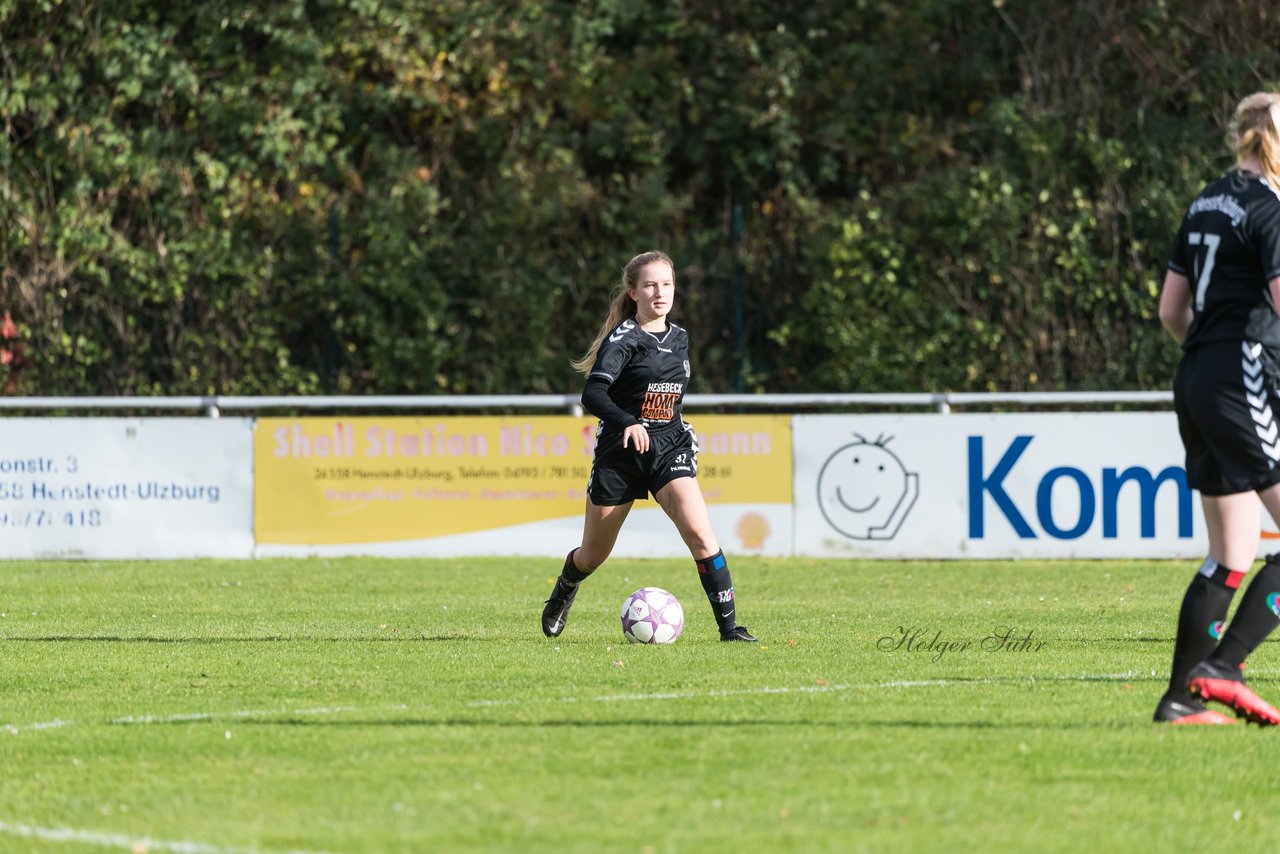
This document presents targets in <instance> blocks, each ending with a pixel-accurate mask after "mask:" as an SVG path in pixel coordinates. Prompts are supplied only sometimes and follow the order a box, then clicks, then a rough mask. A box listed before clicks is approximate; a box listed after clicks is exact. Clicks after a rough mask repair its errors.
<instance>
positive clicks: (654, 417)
mask: <svg viewBox="0 0 1280 854" xmlns="http://www.w3.org/2000/svg"><path fill="white" fill-rule="evenodd" d="M679 400H680V395H679V394H671V393H666V392H653V391H650V392H646V393H645V396H644V403H642V404H641V405H640V419H641V420H642V421H670V420H671V419H672V418H675V417H676V402H677V401H679Z"/></svg>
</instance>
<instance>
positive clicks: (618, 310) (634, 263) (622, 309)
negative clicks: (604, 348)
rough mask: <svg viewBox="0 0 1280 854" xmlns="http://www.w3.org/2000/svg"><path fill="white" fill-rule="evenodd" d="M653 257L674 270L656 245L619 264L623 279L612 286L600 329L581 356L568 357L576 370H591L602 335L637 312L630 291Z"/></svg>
mask: <svg viewBox="0 0 1280 854" xmlns="http://www.w3.org/2000/svg"><path fill="white" fill-rule="evenodd" d="M655 261H665V262H666V263H667V265H668V266H670V267H671V269H672V270H673V271H674V270H675V266H676V265H675V264H672V263H671V259H670V258H668V257H667V253H665V252H659V251H658V250H656V249H654V250H651V251H649V252H642V253H640V254H639V255H637V256H636V257H634V258H632V259H631V260H630V261H628V262H627V265H626V266H625V267H623V268H622V279H621V281H619V282H618V284H617V286H616V287H615V288H614V291H613V299H612V300H611V301H610V303H609V314H608V315H607V316H606V317H605V319H604V323H603V324H601V326H600V331H599V332H597V333H596V337H595V340H594V341H592V342H591V346H590V347H588V348H587V352H585V353H583V354H582V357H581V358H578V359H570V360H569V364H570V365H572V366H573V369H574V370H575V371H577V372H578V373H580V374H582V375H583V376H586V375H587V374H590V373H591V366H592V365H594V364H595V363H596V354H597V353H599V352H600V345H601V344H602V343H604V339H605V336H606V335H608V334H609V333H610V332H612V331H613V330H615V329H617V328H618V324H619V323H621V322H622V321H624V320H627V319H630V318H633V317H635V316H636V301H635V300H634V299H632V298H631V292H632V291H634V290H635V288H636V284H637V283H638V282H637V280H638V279H639V278H640V271H641V270H643V269H644V268H645V267H647V266H648V265H650V264H652V263H654V262H655Z"/></svg>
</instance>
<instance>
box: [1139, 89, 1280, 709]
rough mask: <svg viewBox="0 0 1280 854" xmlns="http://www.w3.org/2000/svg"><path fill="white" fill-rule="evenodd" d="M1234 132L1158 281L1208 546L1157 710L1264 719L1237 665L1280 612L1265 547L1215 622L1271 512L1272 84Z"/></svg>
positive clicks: (1277, 398)
mask: <svg viewBox="0 0 1280 854" xmlns="http://www.w3.org/2000/svg"><path fill="white" fill-rule="evenodd" d="M1232 137H1233V140H1234V143H1235V154H1236V165H1235V168H1234V169H1232V170H1231V171H1230V172H1228V173H1227V174H1226V175H1224V176H1223V177H1221V178H1219V179H1218V180H1216V181H1214V182H1213V183H1212V184H1210V185H1209V186H1208V187H1206V188H1205V189H1204V190H1203V191H1201V193H1200V195H1199V196H1197V197H1196V199H1195V201H1193V202H1192V203H1191V206H1190V208H1188V209H1187V214H1186V216H1185V217H1183V219H1182V224H1181V227H1180V228H1179V229H1178V235H1177V238H1176V239H1175V241H1174V244H1173V255H1172V257H1171V258H1170V260H1169V270H1168V272H1167V273H1166V274H1165V279H1164V287H1163V290H1162V291H1161V293H1160V321H1161V323H1163V324H1164V327H1165V329H1167V330H1168V331H1169V334H1171V335H1172V336H1173V337H1174V338H1175V339H1176V340H1177V341H1178V342H1179V343H1181V344H1182V351H1183V352H1182V360H1181V361H1180V362H1179V364H1178V371H1177V374H1176V376H1175V377H1174V381H1173V397H1174V408H1175V410H1176V411H1177V414H1178V431H1179V433H1181V435H1182V444H1183V447H1184V448H1185V449H1186V454H1187V457H1186V469H1187V483H1188V485H1189V486H1191V487H1192V488H1193V489H1197V490H1199V491H1200V495H1201V502H1202V509H1203V510H1204V521H1205V527H1206V528H1207V529H1208V532H1209V555H1208V557H1206V558H1205V560H1204V563H1203V564H1202V565H1201V567H1200V570H1199V572H1198V573H1197V574H1196V576H1195V578H1193V579H1192V581H1191V586H1190V587H1188V588H1187V592H1186V595H1185V597H1184V598H1183V600H1182V609H1181V611H1180V612H1179V614H1178V632H1177V638H1176V640H1175V646H1174V652H1173V671H1172V674H1171V676H1170V679H1169V690H1168V691H1167V692H1166V693H1165V695H1164V697H1162V698H1161V700H1160V703H1159V705H1158V706H1157V707H1156V713H1155V719H1156V720H1157V721H1167V722H1170V723H1178V724H1191V723H1195V724H1214V723H1230V722H1231V718H1229V717H1227V716H1225V715H1222V714H1219V713H1218V712H1216V711H1213V710H1210V709H1208V708H1206V707H1205V706H1204V704H1203V703H1201V702H1200V700H1201V699H1206V700H1213V701H1215V702H1218V703H1222V704H1224V705H1226V706H1228V707H1230V708H1232V709H1234V710H1235V712H1236V713H1237V714H1238V715H1240V716H1241V717H1243V718H1245V719H1246V720H1248V721H1251V722H1253V723H1257V724H1260V725H1264V726H1265V725H1270V724H1276V723H1280V712H1277V710H1276V709H1275V708H1274V707H1272V706H1271V704H1269V703H1267V702H1266V701H1265V700H1263V699H1262V698H1261V697H1259V696H1258V695H1257V694H1255V693H1254V692H1253V691H1252V690H1251V689H1250V688H1249V687H1248V685H1246V684H1245V680H1244V674H1243V673H1242V672H1241V668H1242V665H1243V664H1244V660H1245V659H1246V658H1247V657H1248V656H1249V654H1250V653H1252V652H1253V651H1254V650H1255V649H1257V648H1258V646H1259V645H1260V644H1261V643H1262V642H1263V640H1265V639H1266V637H1267V635H1269V634H1271V632H1272V631H1273V630H1274V629H1275V627H1276V625H1277V624H1280V555H1270V556H1269V557H1267V559H1266V561H1265V562H1264V563H1263V565H1262V568H1261V569H1260V570H1258V573H1257V575H1256V576H1255V577H1254V578H1253V580H1252V581H1251V582H1250V583H1249V586H1248V589H1247V590H1245V592H1244V595H1243V596H1242V597H1241V600H1240V607H1239V608H1238V609H1237V610H1236V613H1235V616H1234V617H1233V618H1232V620H1231V624H1230V625H1229V626H1227V629H1226V631H1225V633H1224V632H1223V631H1222V625H1223V621H1224V620H1225V619H1226V616H1227V608H1228V606H1229V605H1230V604H1231V599H1232V596H1233V595H1234V594H1235V591H1236V588H1237V587H1239V586H1240V580H1241V578H1242V577H1243V576H1244V574H1245V573H1247V572H1248V571H1249V569H1250V568H1251V567H1252V566H1253V562H1254V560H1255V559H1256V558H1257V555H1258V544H1259V540H1260V537H1261V529H1260V522H1261V518H1262V514H1261V512H1260V509H1259V504H1260V503H1261V505H1262V506H1265V507H1266V508H1267V511H1268V512H1269V513H1270V514H1271V518H1272V519H1274V520H1276V522H1277V524H1280V467H1278V466H1277V462H1280V435H1277V434H1278V433H1280V424H1278V422H1277V420H1276V415H1277V413H1278V412H1280V394H1277V391H1276V385H1277V381H1280V316H1277V306H1278V305H1280V93H1270V92H1260V93H1257V94H1254V95H1250V96H1249V97H1247V98H1245V99H1244V100H1243V101H1241V102H1240V103H1239V105H1238V106H1237V107H1236V113H1235V121H1234V122H1233V128H1232ZM1219 637H1220V638H1221V640H1218V638H1219Z"/></svg>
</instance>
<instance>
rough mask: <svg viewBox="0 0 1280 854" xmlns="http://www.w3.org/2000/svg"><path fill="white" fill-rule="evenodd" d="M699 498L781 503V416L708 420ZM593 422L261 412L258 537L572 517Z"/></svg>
mask: <svg viewBox="0 0 1280 854" xmlns="http://www.w3.org/2000/svg"><path fill="white" fill-rule="evenodd" d="M690 423H691V424H692V425H693V426H694V428H695V432H696V433H697V436H698V446H699V453H698V481H699V483H700V484H701V486H702V491H703V494H704V495H705V496H706V498H707V503H708V504H712V505H714V504H750V503H757V504H790V503H791V419H790V416H786V415H705V416H701V417H699V418H696V419H693V420H691V421H690ZM595 431H596V421H595V419H592V418H574V417H572V416H554V415H552V416H531V417H513V416H484V417H457V418H454V417H450V418H443V417H428V418H405V417H387V418H379V417H362V418H342V417H337V418H261V419H259V420H258V422H257V426H256V428H255V432H254V467H255V469H254V471H255V475H254V483H255V488H254V489H255V491H254V498H255V500H254V517H255V525H256V535H257V536H256V539H257V542H258V543H265V544H276V545H328V544H346V543H377V542H394V541H400V540H418V539H424V538H429V537H441V536H448V535H452V534H465V533H472V532H475V531H485V530H491V529H497V528H503V527H507V526H510V525H519V524H523V523H528V522H539V521H543V520H547V519H556V518H562V517H566V516H575V515H579V514H581V513H582V510H583V502H584V501H585V499H586V486H587V477H588V475H589V474H590V471H591V459H592V453H593V451H594V449H595Z"/></svg>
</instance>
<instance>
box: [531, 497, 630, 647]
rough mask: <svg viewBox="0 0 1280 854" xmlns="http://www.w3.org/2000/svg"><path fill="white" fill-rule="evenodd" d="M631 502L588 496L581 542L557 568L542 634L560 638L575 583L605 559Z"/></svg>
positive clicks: (579, 581)
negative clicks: (601, 501)
mask: <svg viewBox="0 0 1280 854" xmlns="http://www.w3.org/2000/svg"><path fill="white" fill-rule="evenodd" d="M633 503H634V502H631V501H628V502H626V503H625V504H616V505H600V504H593V503H592V501H591V499H590V498H588V499H587V511H586V515H585V516H584V521H583V525H582V545H580V546H578V547H577V548H576V549H573V550H572V551H571V552H569V554H568V555H567V556H566V557H565V559H564V568H563V569H561V570H560V577H559V578H557V579H556V584H555V587H553V588H551V597H550V598H549V599H547V602H546V605H545V607H543V609H542V633H543V634H544V635H546V636H547V637H549V638H554V637H559V636H560V633H561V632H563V631H564V627H565V623H566V622H567V621H568V619H569V609H570V608H572V607H573V600H574V598H575V597H576V596H577V595H578V585H579V584H581V583H582V581H583V579H585V578H586V577H587V576H588V575H590V574H591V573H592V572H594V571H595V569H596V567H598V566H600V564H602V563H604V562H605V560H607V559H608V557H609V555H610V553H611V552H612V551H613V546H614V544H615V543H616V542H617V541H618V532H619V531H621V530H622V523H623V522H625V521H626V519H627V514H628V513H630V512H631V505H632V504H633Z"/></svg>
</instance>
